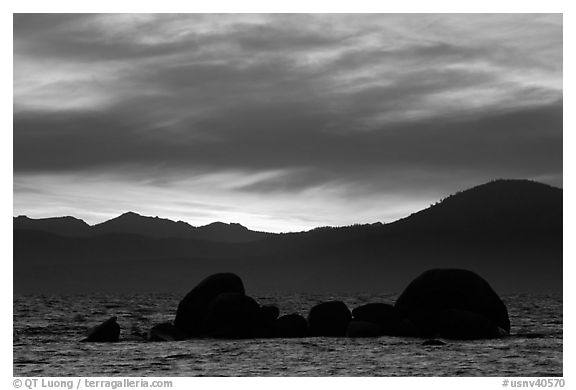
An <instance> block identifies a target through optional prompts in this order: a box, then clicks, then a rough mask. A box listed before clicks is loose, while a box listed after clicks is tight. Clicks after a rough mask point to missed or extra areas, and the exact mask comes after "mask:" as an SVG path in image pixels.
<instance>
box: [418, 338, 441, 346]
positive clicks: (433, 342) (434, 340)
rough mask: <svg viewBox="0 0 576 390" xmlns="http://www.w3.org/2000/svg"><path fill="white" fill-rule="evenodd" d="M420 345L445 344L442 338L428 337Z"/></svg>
mask: <svg viewBox="0 0 576 390" xmlns="http://www.w3.org/2000/svg"><path fill="white" fill-rule="evenodd" d="M422 345H426V346H442V345H446V343H445V342H444V341H442V340H436V339H429V340H426V341H424V342H423V343H422Z"/></svg>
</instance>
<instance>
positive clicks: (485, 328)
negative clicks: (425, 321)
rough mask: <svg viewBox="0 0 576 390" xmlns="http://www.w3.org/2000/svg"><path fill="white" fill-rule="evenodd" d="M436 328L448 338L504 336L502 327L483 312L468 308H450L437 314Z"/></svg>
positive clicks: (442, 335)
mask: <svg viewBox="0 0 576 390" xmlns="http://www.w3.org/2000/svg"><path fill="white" fill-rule="evenodd" d="M435 328H436V330H437V332H438V334H439V335H440V337H444V338H447V339H459V340H473V339H488V338H497V337H501V336H502V332H501V329H500V328H499V327H498V326H496V325H495V324H494V322H492V321H490V320H489V319H488V318H486V317H484V316H483V315H482V314H478V313H474V312H471V311H467V310H457V309H449V310H444V311H442V312H440V313H439V314H438V315H437V316H436V324H435Z"/></svg>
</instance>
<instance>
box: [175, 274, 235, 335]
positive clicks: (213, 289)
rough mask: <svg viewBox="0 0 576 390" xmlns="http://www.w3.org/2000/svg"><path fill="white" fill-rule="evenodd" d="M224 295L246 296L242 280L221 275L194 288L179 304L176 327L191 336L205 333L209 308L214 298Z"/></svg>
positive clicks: (212, 277)
mask: <svg viewBox="0 0 576 390" xmlns="http://www.w3.org/2000/svg"><path fill="white" fill-rule="evenodd" d="M223 293H236V294H242V295H243V294H244V284H243V283H242V279H240V277H238V276H237V275H235V274H232V273H220V274H214V275H211V276H208V277H207V278H206V279H204V280H203V281H202V282H200V284H198V285H197V286H196V287H194V288H193V289H192V290H191V291H190V292H189V293H188V294H186V296H185V297H184V299H182V300H181V301H180V303H179V304H178V309H177V311H176V318H175V319H174V325H175V326H176V327H177V328H178V329H180V330H181V331H183V332H186V333H187V334H189V335H190V336H200V335H202V333H204V331H205V330H204V329H202V325H203V324H204V322H205V319H206V315H207V314H208V308H209V306H210V303H211V302H212V300H213V299H214V298H216V297H217V296H218V295H220V294H223Z"/></svg>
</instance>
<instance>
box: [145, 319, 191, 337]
mask: <svg viewBox="0 0 576 390" xmlns="http://www.w3.org/2000/svg"><path fill="white" fill-rule="evenodd" d="M189 337H190V336H189V335H188V334H187V333H186V332H183V331H181V330H180V329H178V328H177V327H176V326H174V324H172V323H171V322H163V323H161V324H158V325H154V326H153V327H152V328H151V329H150V330H149V331H148V334H147V337H146V339H147V340H148V341H180V340H186V339H187V338H189Z"/></svg>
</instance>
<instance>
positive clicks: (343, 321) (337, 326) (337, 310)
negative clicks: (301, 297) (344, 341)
mask: <svg viewBox="0 0 576 390" xmlns="http://www.w3.org/2000/svg"><path fill="white" fill-rule="evenodd" d="M351 319H352V314H351V313H350V310H349V309H348V307H347V306H346V304H345V303H344V302H341V301H330V302H324V303H321V304H319V305H316V306H314V307H313V308H312V309H311V310H310V313H309V314H308V328H309V329H308V330H309V333H310V335H311V336H336V337H338V336H345V335H346V329H347V328H348V323H349V322H350V320H351Z"/></svg>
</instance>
